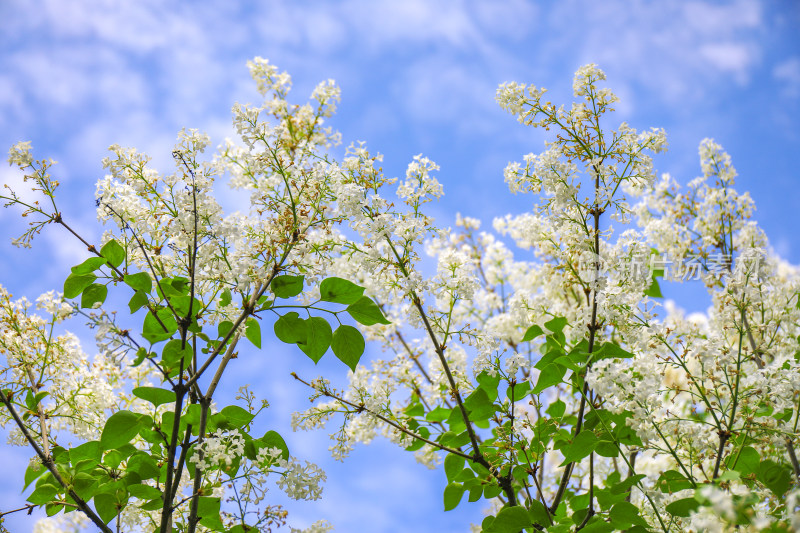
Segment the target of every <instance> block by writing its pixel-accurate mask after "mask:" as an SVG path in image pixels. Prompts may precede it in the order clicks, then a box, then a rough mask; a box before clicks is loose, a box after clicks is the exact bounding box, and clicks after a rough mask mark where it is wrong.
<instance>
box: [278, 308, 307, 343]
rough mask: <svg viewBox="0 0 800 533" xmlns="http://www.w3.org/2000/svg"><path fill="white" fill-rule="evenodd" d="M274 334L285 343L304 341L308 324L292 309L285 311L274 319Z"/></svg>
mask: <svg viewBox="0 0 800 533" xmlns="http://www.w3.org/2000/svg"><path fill="white" fill-rule="evenodd" d="M273 329H274V331H275V336H276V337H278V339H280V340H282V341H283V342H285V343H287V344H297V343H299V342H305V340H306V336H307V335H308V324H307V323H306V321H305V320H303V319H302V318H300V315H298V314H297V313H295V312H294V311H292V312H290V313H286V314H285V315H283V316H282V317H280V318H279V319H278V320H276V321H275V326H274V328H273Z"/></svg>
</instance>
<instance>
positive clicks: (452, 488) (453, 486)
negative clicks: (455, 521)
mask: <svg viewBox="0 0 800 533" xmlns="http://www.w3.org/2000/svg"><path fill="white" fill-rule="evenodd" d="M464 490H465V489H464V485H462V484H460V483H450V484H448V485H447V486H446V487H445V488H444V510H445V511H452V510H453V509H455V508H456V507H458V504H459V503H461V499H462V498H463V497H464Z"/></svg>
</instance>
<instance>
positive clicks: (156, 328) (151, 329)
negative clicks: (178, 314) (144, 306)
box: [142, 308, 178, 344]
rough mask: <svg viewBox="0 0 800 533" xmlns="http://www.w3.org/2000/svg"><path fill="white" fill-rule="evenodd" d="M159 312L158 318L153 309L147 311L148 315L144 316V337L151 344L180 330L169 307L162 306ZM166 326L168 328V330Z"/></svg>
mask: <svg viewBox="0 0 800 533" xmlns="http://www.w3.org/2000/svg"><path fill="white" fill-rule="evenodd" d="M157 313H158V319H156V316H155V315H153V312H152V311H151V312H149V313H147V316H145V317H144V325H143V326H142V337H144V338H145V339H146V340H147V341H148V342H149V343H150V344H155V343H157V342H161V341H163V340H166V339H168V338H170V337H171V336H172V334H173V333H175V332H176V331H178V323H177V322H176V321H175V317H174V316H172V312H171V311H170V310H169V309H166V308H162V309H159V310H158V312H157ZM159 320H160V322H159ZM164 328H166V330H165V329H164Z"/></svg>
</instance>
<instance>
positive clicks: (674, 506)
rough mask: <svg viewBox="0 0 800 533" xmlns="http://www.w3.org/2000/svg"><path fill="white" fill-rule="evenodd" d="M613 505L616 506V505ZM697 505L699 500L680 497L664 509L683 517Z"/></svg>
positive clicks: (698, 505)
mask: <svg viewBox="0 0 800 533" xmlns="http://www.w3.org/2000/svg"><path fill="white" fill-rule="evenodd" d="M617 505H619V504H617ZM614 507H616V505H615V506H614ZM698 507H700V502H698V501H697V500H695V499H694V498H682V499H680V500H675V501H674V502H672V503H671V504H669V505H667V507H666V510H667V512H668V513H669V514H671V515H673V516H682V517H684V518H685V517H687V516H689V515H690V514H691V513H692V511H694V510H696V509H697V508H698ZM612 510H613V509H612Z"/></svg>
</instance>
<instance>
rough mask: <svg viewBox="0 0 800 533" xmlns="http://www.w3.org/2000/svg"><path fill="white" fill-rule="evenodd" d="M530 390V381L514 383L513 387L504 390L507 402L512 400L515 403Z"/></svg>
mask: <svg viewBox="0 0 800 533" xmlns="http://www.w3.org/2000/svg"><path fill="white" fill-rule="evenodd" d="M530 390H531V382H530V381H527V380H526V381H523V382H522V383H516V384H514V386H513V387H512V386H509V387H508V388H507V389H506V397H508V399H509V400H511V399H513V400H514V401H515V402H518V401H519V400H521V399H523V398H524V397H525V396H526V395H527V394H528V392H530Z"/></svg>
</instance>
